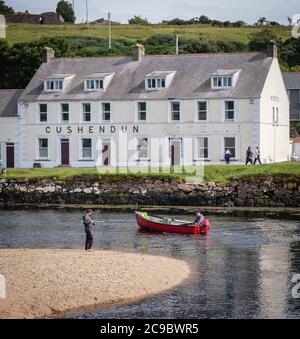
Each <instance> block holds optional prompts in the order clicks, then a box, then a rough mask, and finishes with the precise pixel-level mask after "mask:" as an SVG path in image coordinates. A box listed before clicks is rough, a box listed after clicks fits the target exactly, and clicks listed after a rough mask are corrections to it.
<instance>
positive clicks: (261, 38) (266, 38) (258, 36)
mask: <svg viewBox="0 0 300 339" xmlns="http://www.w3.org/2000/svg"><path fill="white" fill-rule="evenodd" d="M249 39H250V41H249V49H250V51H263V50H265V49H266V46H267V44H268V43H269V42H270V41H271V40H274V41H276V42H277V43H278V42H280V40H279V39H278V36H277V35H276V34H275V33H274V32H273V31H271V30H270V29H263V30H262V31H259V32H256V33H252V34H250V36H249Z"/></svg>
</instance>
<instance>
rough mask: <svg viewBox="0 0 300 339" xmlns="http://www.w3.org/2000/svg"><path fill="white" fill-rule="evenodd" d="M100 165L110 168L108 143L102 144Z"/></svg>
mask: <svg viewBox="0 0 300 339" xmlns="http://www.w3.org/2000/svg"><path fill="white" fill-rule="evenodd" d="M102 165H103V166H110V141H103V144H102Z"/></svg>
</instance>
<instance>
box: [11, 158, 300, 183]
mask: <svg viewBox="0 0 300 339" xmlns="http://www.w3.org/2000/svg"><path fill="white" fill-rule="evenodd" d="M106 171H107V169H100V170H99V171H97V170H96V169H95V168H90V169H87V168H55V169H10V170H8V173H7V178H9V179H18V178H46V177H51V178H52V177H55V178H56V179H57V180H58V181H64V180H66V179H67V178H71V177H73V176H79V177H82V178H84V177H87V178H88V177H90V178H94V179H96V178H97V176H98V175H99V174H105V173H107V172H106ZM143 172H144V173H142V172H141V173H140V174H139V175H145V173H146V172H145V170H144V171H143ZM109 173H110V174H115V173H116V171H115V170H110V172H109ZM119 174H120V175H118V176H117V178H119V177H120V176H121V177H122V175H126V174H127V173H126V170H125V169H122V170H121V171H120V173H119ZM274 174H282V175H286V176H287V177H288V176H290V175H298V176H300V163H299V162H298V163H296V162H294V163H282V164H272V165H262V166H235V165H233V166H225V165H224V166H219V165H208V166H205V171H204V175H205V182H210V181H211V182H218V183H226V182H229V181H231V180H232V179H234V178H242V177H244V176H249V175H252V176H254V177H256V176H259V175H274ZM147 175H149V174H147ZM156 175H157V174H155V173H152V174H150V176H156ZM174 175H175V176H179V177H185V176H186V175H184V174H176V173H175V174H174ZM174 175H171V176H174ZM159 176H166V177H168V176H169V174H167V173H165V174H159ZM114 178H115V179H116V177H115V176H114Z"/></svg>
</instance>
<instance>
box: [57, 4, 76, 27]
mask: <svg viewBox="0 0 300 339" xmlns="http://www.w3.org/2000/svg"><path fill="white" fill-rule="evenodd" d="M56 13H58V14H60V15H61V16H62V17H63V18H64V20H65V21H66V22H68V23H71V24H73V23H74V22H75V20H76V17H75V14H74V11H73V8H72V4H71V3H70V2H68V1H64V0H61V1H59V2H58V3H57V7H56Z"/></svg>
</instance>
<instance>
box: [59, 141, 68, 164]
mask: <svg viewBox="0 0 300 339" xmlns="http://www.w3.org/2000/svg"><path fill="white" fill-rule="evenodd" d="M60 142H61V165H62V166H69V165H70V142H69V139H61V141H60Z"/></svg>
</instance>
